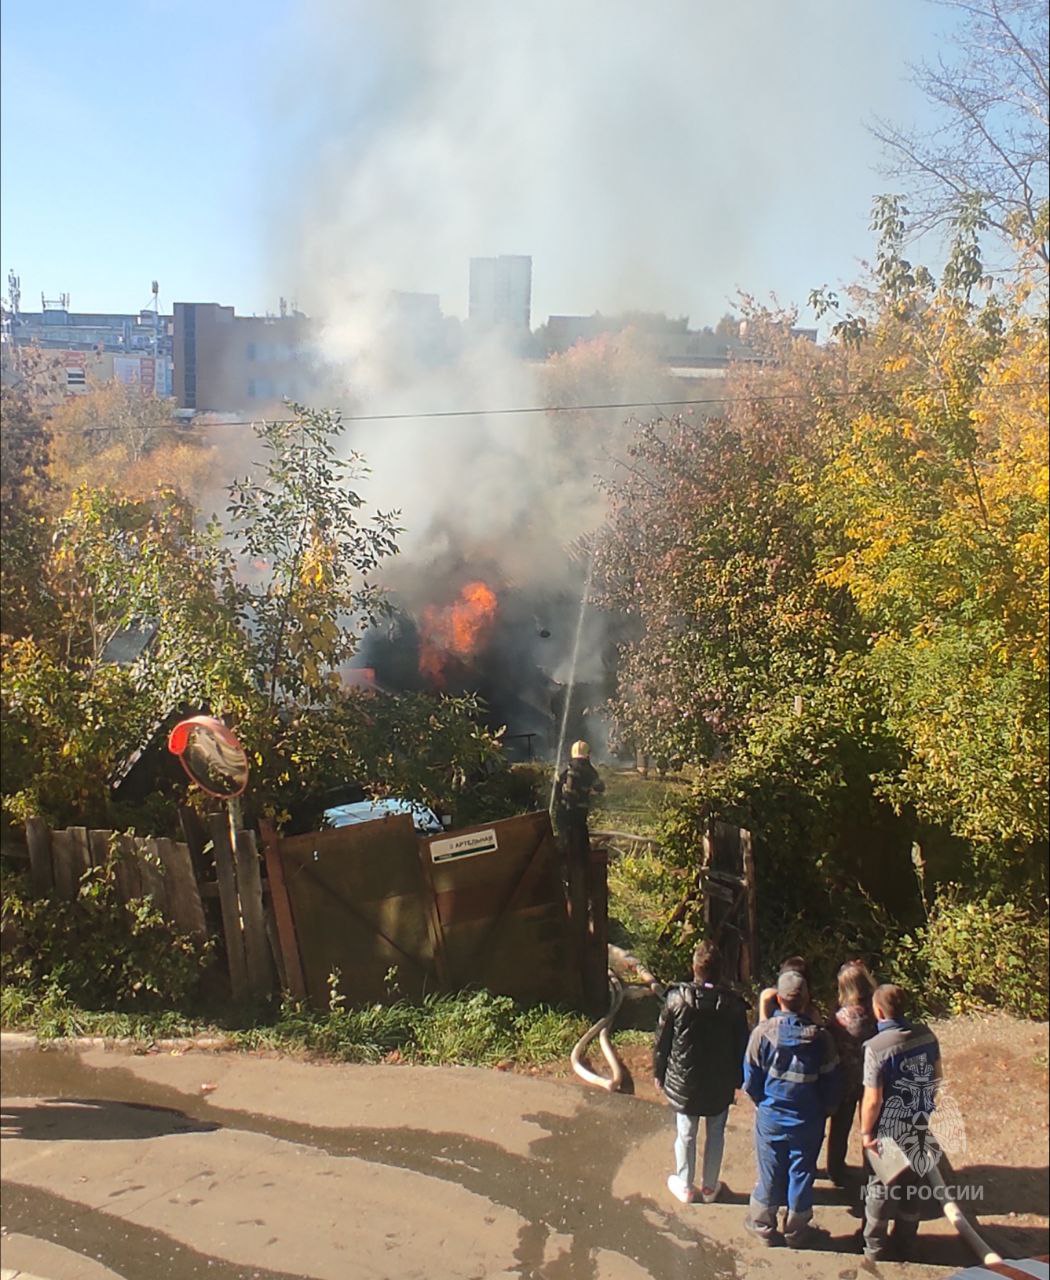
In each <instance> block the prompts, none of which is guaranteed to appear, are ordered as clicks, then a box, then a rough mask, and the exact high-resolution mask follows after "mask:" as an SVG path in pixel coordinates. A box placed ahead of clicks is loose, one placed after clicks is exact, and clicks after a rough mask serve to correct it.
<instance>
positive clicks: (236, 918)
mask: <svg viewBox="0 0 1050 1280" xmlns="http://www.w3.org/2000/svg"><path fill="white" fill-rule="evenodd" d="M208 834H209V835H210V836H211V842H212V847H213V848H214V850H215V872H216V876H217V877H218V881H219V905H220V906H221V908H222V932H223V937H224V938H225V939H226V963H227V965H228V966H229V971H230V994H231V995H232V996H233V998H234V1000H243V999H244V997H245V995H246V994H247V991H248V968H247V961H246V959H245V955H244V933H243V930H242V928H241V908H240V902H239V901H238V898H237V875H236V872H235V870H234V862H233V850H232V848H231V847H230V846H231V843H232V842H231V840H230V824H229V821H228V820H227V817H226V815H225V814H223V813H213V814H212V815H211V816H210V817H209V819H208Z"/></svg>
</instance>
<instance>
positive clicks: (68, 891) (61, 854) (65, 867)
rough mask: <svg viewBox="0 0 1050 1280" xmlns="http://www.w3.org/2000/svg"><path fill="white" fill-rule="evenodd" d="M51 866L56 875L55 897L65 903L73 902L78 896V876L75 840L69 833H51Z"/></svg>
mask: <svg viewBox="0 0 1050 1280" xmlns="http://www.w3.org/2000/svg"><path fill="white" fill-rule="evenodd" d="M51 866H52V868H53V869H54V873H55V895H56V896H57V897H58V898H60V899H62V901H63V902H72V900H73V899H74V898H75V897H76V895H77V875H76V867H75V863H74V861H73V840H72V837H71V836H70V834H69V832H68V831H52V832H51Z"/></svg>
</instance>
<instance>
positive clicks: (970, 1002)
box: [890, 885, 1050, 1020]
mask: <svg viewBox="0 0 1050 1280" xmlns="http://www.w3.org/2000/svg"><path fill="white" fill-rule="evenodd" d="M1048 948H1050V932H1048V919H1047V914H1046V904H1045V903H1044V904H1043V912H1042V913H1041V914H1035V913H1033V912H1032V911H1030V910H1025V909H1024V908H1023V907H1021V906H1020V905H1019V904H1018V903H1016V902H1011V901H1002V900H997V899H995V898H993V897H992V896H990V895H984V896H980V897H970V896H968V894H967V893H966V891H965V890H964V889H963V888H962V887H961V886H959V885H947V886H945V887H944V888H942V890H941V891H940V892H939V894H938V895H937V897H936V898H935V900H934V902H933V903H932V905H931V908H930V913H929V919H928V920H927V923H926V924H925V925H923V926H922V927H921V928H919V929H917V930H915V931H914V932H913V933H910V934H906V935H905V936H904V937H903V938H902V939H901V940H900V944H899V946H898V948H897V950H896V953H895V954H894V955H893V956H892V957H891V958H890V965H891V967H892V970H893V976H894V977H896V979H897V980H898V981H900V982H901V983H902V985H904V986H905V987H907V988H908V989H909V990H910V992H911V993H912V996H913V998H914V999H915V1000H916V1001H917V1003H918V1004H919V1006H920V1007H921V1008H923V1009H924V1010H925V1011H926V1012H928V1013H935V1014H944V1013H972V1012H976V1011H981V1010H987V1009H1003V1010H1006V1011H1007V1012H1009V1013H1014V1014H1017V1015H1018V1017H1022V1018H1037V1019H1041V1020H1042V1019H1045V1018H1046V1017H1047V1015H1048V1012H1050V1004H1048V999H1047V988H1048V985H1050V975H1048V964H1047V955H1048Z"/></svg>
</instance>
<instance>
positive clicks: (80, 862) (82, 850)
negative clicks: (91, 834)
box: [69, 827, 91, 898]
mask: <svg viewBox="0 0 1050 1280" xmlns="http://www.w3.org/2000/svg"><path fill="white" fill-rule="evenodd" d="M69 840H70V850H71V854H72V859H73V875H74V878H75V888H74V890H73V897H74V898H75V897H76V896H77V894H78V893H79V892H80V881H81V879H82V878H83V876H84V873H85V872H86V871H89V870H90V869H91V845H90V842H89V841H88V833H87V827H70V828H69Z"/></svg>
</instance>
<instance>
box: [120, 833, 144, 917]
mask: <svg viewBox="0 0 1050 1280" xmlns="http://www.w3.org/2000/svg"><path fill="white" fill-rule="evenodd" d="M116 859H117V895H118V896H119V898H120V900H121V902H130V901H131V900H132V899H133V898H141V897H142V871H141V869H140V866H139V856H138V848H137V845H136V840H135V837H134V836H129V835H127V834H126V833H124V832H121V834H120V835H119V836H117V849H116Z"/></svg>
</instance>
